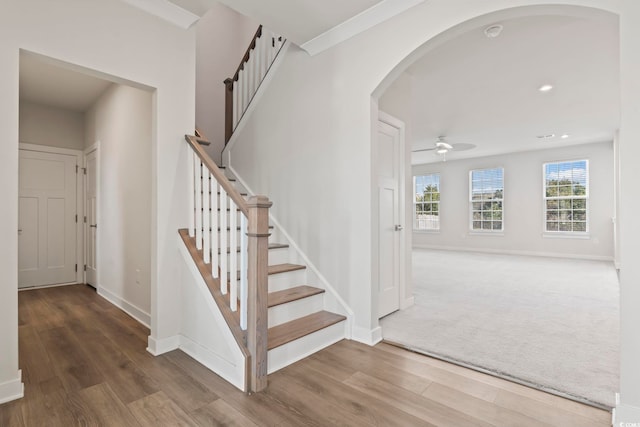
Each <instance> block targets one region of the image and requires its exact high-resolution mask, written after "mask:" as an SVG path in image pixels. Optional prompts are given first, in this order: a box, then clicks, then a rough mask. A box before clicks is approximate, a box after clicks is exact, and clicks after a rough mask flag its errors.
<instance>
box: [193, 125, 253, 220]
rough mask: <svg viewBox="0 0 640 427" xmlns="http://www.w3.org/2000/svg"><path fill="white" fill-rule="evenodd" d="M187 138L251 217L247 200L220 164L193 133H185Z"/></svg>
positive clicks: (236, 202) (215, 175)
mask: <svg viewBox="0 0 640 427" xmlns="http://www.w3.org/2000/svg"><path fill="white" fill-rule="evenodd" d="M184 137H185V139H186V140H187V143H188V144H189V145H190V146H191V148H193V151H195V152H196V154H197V155H198V157H199V158H200V161H202V163H203V164H204V165H205V166H206V167H207V169H209V172H211V175H213V177H214V178H215V179H216V181H218V183H219V184H220V186H221V187H222V188H223V189H224V191H226V192H227V194H228V195H229V197H231V200H233V202H234V203H235V204H236V206H238V209H240V210H241V211H242V213H243V214H244V216H246V217H249V206H248V205H247V202H246V201H245V200H244V197H242V195H241V194H240V192H239V191H238V190H236V188H235V187H234V186H233V185H232V184H231V182H229V179H228V178H227V177H226V176H225V175H224V173H223V172H222V171H221V170H220V168H219V167H218V165H216V164H215V163H214V162H213V160H211V157H209V155H208V154H207V153H206V151H204V149H203V148H202V147H201V146H200V144H199V143H198V139H197V138H196V137H195V136H192V135H185V136H184Z"/></svg>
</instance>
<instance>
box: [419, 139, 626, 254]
mask: <svg viewBox="0 0 640 427" xmlns="http://www.w3.org/2000/svg"><path fill="white" fill-rule="evenodd" d="M583 159H587V160H589V239H582V238H558V237H550V236H551V235H550V234H549V233H547V234H544V233H543V230H544V224H543V217H544V214H543V209H544V205H543V199H542V196H543V194H542V192H543V190H542V182H543V177H542V164H543V163H547V162H553V161H562V160H583ZM492 167H502V168H504V207H503V208H504V212H503V215H504V224H503V225H504V232H503V233H500V234H499V235H493V234H489V235H487V234H482V233H471V232H470V231H469V171H470V170H472V169H485V168H492ZM428 173H439V174H440V192H441V195H440V197H441V201H440V212H441V218H440V231H439V232H420V231H418V232H415V233H414V237H413V245H414V247H426V248H435V249H438V248H442V249H454V250H479V251H490V252H502V253H515V254H531V255H550V256H566V257H576V258H588V259H603V260H613V223H612V218H613V216H614V213H613V212H614V201H613V179H614V173H613V143H612V142H603V143H596V144H585V145H575V146H570V147H564V148H556V149H552V150H536V151H527V152H520V153H512V154H505V155H501V156H488V157H480V158H475V159H465V160H456V161H447V162H438V163H429V164H426V165H414V167H413V174H414V175H424V174H428Z"/></svg>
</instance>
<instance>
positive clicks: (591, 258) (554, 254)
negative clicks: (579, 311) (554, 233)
mask: <svg viewBox="0 0 640 427" xmlns="http://www.w3.org/2000/svg"><path fill="white" fill-rule="evenodd" d="M413 249H429V250H435V251H454V252H479V253H486V254H500V255H523V256H537V257H547V258H568V259H584V260H588V261H611V262H613V257H612V256H604V255H582V254H566V253H559V252H535V251H513V250H507V249H489V248H469V247H466V246H462V247H460V246H438V245H425V244H419V243H416V244H414V245H413Z"/></svg>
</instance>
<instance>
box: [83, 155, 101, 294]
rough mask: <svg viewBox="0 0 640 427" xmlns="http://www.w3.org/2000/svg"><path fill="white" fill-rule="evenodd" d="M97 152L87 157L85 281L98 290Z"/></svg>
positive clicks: (85, 164) (85, 165)
mask: <svg viewBox="0 0 640 427" xmlns="http://www.w3.org/2000/svg"><path fill="white" fill-rule="evenodd" d="M97 161H98V159H97V151H96V150H94V151H92V152H90V153H89V154H87V156H86V157H85V163H84V167H85V180H84V182H85V185H84V188H85V198H84V206H85V210H84V212H85V215H86V217H85V225H84V226H85V231H84V236H85V244H84V247H85V256H84V262H85V267H84V268H85V281H86V283H87V284H89V285H91V286H93V287H94V288H97V279H96V277H97V256H96V235H97V233H98V215H97V197H98V196H97V195H98V184H97V182H98V181H97V177H98V169H97V166H98V163H97Z"/></svg>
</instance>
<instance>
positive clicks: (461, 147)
mask: <svg viewBox="0 0 640 427" xmlns="http://www.w3.org/2000/svg"><path fill="white" fill-rule="evenodd" d="M473 148H476V146H475V144H467V143H460V144H453V147H452V148H451V149H452V150H453V151H467V150H471V149H473Z"/></svg>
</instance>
